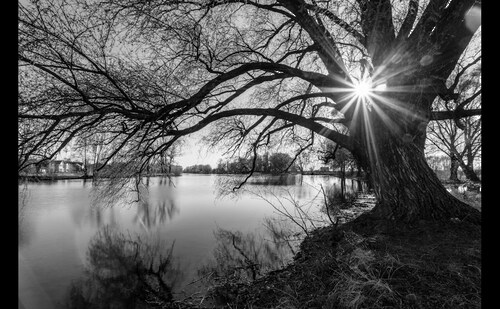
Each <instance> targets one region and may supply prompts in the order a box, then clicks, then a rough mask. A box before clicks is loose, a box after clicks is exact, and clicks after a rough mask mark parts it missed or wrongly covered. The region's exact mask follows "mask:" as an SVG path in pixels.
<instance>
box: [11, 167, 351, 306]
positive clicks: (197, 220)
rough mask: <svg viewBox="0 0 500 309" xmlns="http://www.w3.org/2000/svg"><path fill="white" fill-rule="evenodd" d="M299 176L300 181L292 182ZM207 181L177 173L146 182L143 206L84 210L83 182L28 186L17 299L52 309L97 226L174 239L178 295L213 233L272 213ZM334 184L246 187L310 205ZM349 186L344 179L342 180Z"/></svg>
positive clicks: (245, 228) (315, 181)
mask: <svg viewBox="0 0 500 309" xmlns="http://www.w3.org/2000/svg"><path fill="white" fill-rule="evenodd" d="M297 177H300V176H297ZM216 178H217V176H214V175H190V174H185V175H183V176H181V177H177V178H174V179H173V183H171V184H170V183H169V182H168V180H165V181H164V180H163V179H160V178H151V179H150V182H149V192H148V197H147V198H146V199H144V200H143V201H140V202H137V203H132V204H124V203H121V202H120V201H114V202H115V203H114V204H115V206H114V207H109V206H107V207H102V206H99V204H96V205H91V204H92V203H91V199H90V197H89V194H90V192H91V187H92V185H91V183H89V182H87V183H83V181H81V180H73V181H72V180H65V181H58V182H53V183H34V184H30V185H29V186H28V188H29V195H28V198H27V199H26V205H25V206H24V207H23V208H22V217H21V215H20V220H19V221H20V224H19V234H20V235H19V240H20V241H19V298H20V300H21V302H22V303H23V305H24V306H25V308H27V309H28V308H56V303H57V302H59V301H61V300H62V299H63V298H64V295H65V294H66V293H67V289H68V286H69V285H70V283H71V281H73V280H75V279H78V278H79V277H81V274H82V269H83V265H84V264H85V263H86V259H87V253H88V252H87V251H88V244H89V241H90V240H91V239H92V238H93V237H94V236H95V235H96V233H97V232H98V230H99V229H100V228H103V227H105V226H108V225H109V226H114V227H117V228H118V229H119V230H120V231H121V232H122V233H126V234H130V235H137V234H140V235H144V237H143V239H161V240H162V241H164V242H165V243H169V244H171V243H172V242H173V241H175V247H174V256H176V257H177V258H178V260H179V262H180V264H181V268H182V269H181V270H182V271H183V272H184V281H183V282H181V283H180V286H179V287H180V288H181V289H182V288H183V287H185V285H186V284H187V283H189V282H191V281H192V280H193V279H194V278H195V276H196V272H197V268H198V267H199V266H200V265H201V264H202V263H204V261H206V260H207V258H208V257H209V256H210V255H211V253H212V250H213V249H214V248H215V245H216V244H215V236H214V231H215V230H216V229H217V228H223V229H227V230H233V231H236V230H238V231H241V232H244V233H248V232H254V231H256V230H258V229H259V228H260V229H261V228H262V220H263V219H264V218H265V217H269V216H273V215H275V211H274V210H273V208H272V207H270V206H269V205H268V204H267V203H266V202H265V201H263V200H261V199H259V198H258V197H257V196H255V195H254V194H251V193H248V192H244V193H241V194H238V196H237V197H236V198H217V199H216V193H217V192H216V188H215V185H214V183H215V181H216ZM334 182H336V183H337V185H339V182H338V179H336V178H332V177H324V176H304V178H303V179H302V185H301V184H300V181H295V184H293V185H289V186H282V185H281V186H280V185H278V186H276V185H266V184H264V185H262V184H255V185H249V186H248V188H247V189H248V190H250V191H252V192H259V194H266V193H265V192H266V191H265V190H268V189H269V190H272V191H273V192H275V194H277V195H279V194H280V192H282V191H283V190H285V189H287V190H290V192H291V193H292V194H293V195H294V196H296V197H297V198H298V199H300V200H307V199H312V198H313V197H314V196H316V195H317V193H318V191H317V190H318V188H319V184H320V183H322V184H323V185H325V184H326V183H329V185H332V184H333V183H334ZM347 185H348V186H349V185H350V181H347Z"/></svg>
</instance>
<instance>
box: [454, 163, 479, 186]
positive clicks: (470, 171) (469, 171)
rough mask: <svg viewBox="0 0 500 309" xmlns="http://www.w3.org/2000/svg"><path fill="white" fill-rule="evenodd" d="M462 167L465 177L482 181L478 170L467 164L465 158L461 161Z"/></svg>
mask: <svg viewBox="0 0 500 309" xmlns="http://www.w3.org/2000/svg"><path fill="white" fill-rule="evenodd" d="M459 164H460V168H462V171H463V172H464V174H465V177H466V178H467V179H468V180H470V181H475V182H480V181H481V179H479V177H478V176H477V174H476V172H474V168H473V167H472V166H470V164H465V163H464V162H463V160H460V161H459Z"/></svg>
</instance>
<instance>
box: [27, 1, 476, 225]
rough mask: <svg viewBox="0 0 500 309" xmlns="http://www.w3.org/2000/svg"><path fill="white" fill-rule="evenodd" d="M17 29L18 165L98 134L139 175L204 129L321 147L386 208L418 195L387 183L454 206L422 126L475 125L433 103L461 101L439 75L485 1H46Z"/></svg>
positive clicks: (246, 140) (261, 144)
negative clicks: (366, 183)
mask: <svg viewBox="0 0 500 309" xmlns="http://www.w3.org/2000/svg"><path fill="white" fill-rule="evenodd" d="M18 19H19V51H18V60H19V61H18V63H19V85H20V89H19V124H20V125H19V162H18V166H19V169H22V168H23V167H24V166H25V165H26V163H27V162H28V159H29V158H36V159H39V160H43V159H46V158H50V157H52V156H53V155H54V154H55V153H57V152H58V151H59V150H60V149H62V148H63V147H64V146H65V145H66V144H67V143H68V142H69V141H70V140H72V139H74V138H75V137H80V138H82V137H86V136H92V135H94V134H97V133H103V134H105V141H104V143H105V144H106V145H107V146H108V147H107V148H106V149H107V153H106V158H107V159H106V162H109V161H110V160H118V161H120V160H127V161H130V162H134V164H135V167H136V168H137V169H138V170H140V169H142V168H144V167H145V166H146V165H147V164H148V163H149V162H150V161H151V160H154V159H155V158H156V157H159V156H161V155H162V154H163V153H164V152H166V151H167V149H169V147H170V146H171V145H172V144H173V143H175V142H176V141H177V140H179V139H180V138H181V137H183V136H186V135H189V134H192V133H194V132H197V131H199V130H201V129H203V128H205V127H208V128H211V130H212V131H211V133H210V135H209V141H210V143H212V144H214V145H226V146H227V147H228V151H233V152H234V153H236V152H237V151H245V152H247V153H248V154H249V155H253V157H257V154H258V152H259V150H260V149H266V148H269V147H273V146H275V147H279V146H280V145H287V147H291V148H293V150H294V152H295V154H296V156H298V155H300V154H301V153H302V152H303V151H304V150H305V149H307V148H309V147H311V145H313V143H314V141H315V138H316V137H318V136H320V137H321V138H324V139H327V140H331V141H334V142H335V143H337V144H338V145H340V146H341V147H343V148H346V149H348V150H349V151H351V152H352V153H353V155H354V156H355V157H356V158H357V159H358V160H359V161H360V162H361V164H362V165H364V167H365V168H367V169H371V171H372V172H371V173H370V175H372V176H371V177H373V178H374V180H375V181H374V182H376V183H378V184H379V185H378V186H376V194H377V197H378V198H379V202H380V204H381V205H384V204H385V205H387V204H389V203H392V204H394V203H396V204H401V205H406V204H408V203H406V201H407V200H408V199H409V200H412V198H415V196H418V195H417V194H416V193H414V194H413V193H412V194H409V193H408V192H407V193H404V192H403V191H401V190H399V189H398V190H399V191H398V190H395V189H392V187H394V186H393V185H392V186H391V184H390V182H392V183H393V184H394V182H395V181H396V182H398V181H399V182H402V183H406V184H410V183H411V182H416V183H417V184H420V183H422V182H425V183H427V184H426V186H427V187H425V188H424V187H422V188H419V189H418V190H420V191H425V190H427V191H429V192H434V193H432V194H433V195H434V196H436V192H437V191H439V192H440V195H442V197H443V198H442V199H435V200H434V201H433V202H432V203H431V204H432V205H433V206H432V207H434V208H436V207H437V209H444V206H439V205H441V204H443V205H444V204H450V203H452V204H453V203H456V201H455V200H453V199H451V198H450V197H449V196H448V195H446V192H445V191H443V190H444V189H443V188H442V187H439V184H437V183H436V181H434V179H432V180H431V178H432V176H431V175H430V174H429V171H430V169H429V168H428V166H426V164H425V162H424V161H425V160H424V156H423V147H424V142H425V132H426V128H427V125H428V123H429V121H431V120H433V119H436V120H437V119H455V118H457V119H458V118H461V117H466V116H470V115H478V114H480V108H478V107H477V106H473V107H471V106H469V105H468V104H467V103H464V102H462V103H460V104H456V105H455V108H454V109H452V110H445V111H443V110H436V109H435V104H434V102H435V99H436V98H437V97H439V98H441V99H443V100H445V101H454V100H456V99H457V95H456V93H455V88H454V82H453V81H452V80H451V79H450V76H451V74H452V72H454V70H455V69H456V64H457V63H458V61H459V59H461V57H463V55H464V54H465V53H464V52H466V51H467V49H468V46H469V45H471V44H470V42H471V41H472V40H473V38H478V36H479V30H478V29H479V26H480V2H477V1H471V0H430V1H418V0H410V1H390V0H371V1H368V0H356V1H355V0H345V1H320V0H310V1H309V0H254V1H252V0H224V1H222V0H204V1H188V0H167V1H165V0H164V1H147V2H144V1H138V0H126V1H114V0H96V1H85V0H61V1H49V0H47V1H34V2H33V3H30V4H27V5H23V4H20V5H19V15H18ZM476 58H477V57H476ZM474 61H475V62H474ZM470 63H471V66H474V65H479V64H480V60H477V61H476V60H475V59H473V60H472V62H470ZM464 65H468V64H464ZM211 124H215V125H213V126H209V125H211ZM316 139H317V138H316ZM414 153H418V156H416V157H413V154H414ZM129 166H130V165H129ZM393 166H400V168H401V169H407V170H410V171H411V172H407V173H406V174H402V173H399V172H398V173H395V172H394V171H392V170H391V169H390V167H393ZM429 177H431V178H429ZM388 179H390V180H388ZM418 179H420V180H418ZM423 179H426V180H423ZM431 183H432V184H434V183H435V184H434V187H432V188H431V187H429V186H430V185H429V184H431ZM420 186H421V185H420ZM406 187H407V188H408V187H411V186H406ZM415 190H417V189H415ZM429 194H431V193H429ZM429 194H427V195H426V196H427V197H425V198H417V201H418V202H417V203H416V204H418V206H417V205H416V204H415V207H417V208H422V209H424V208H425V207H423V206H422V205H426V203H427V202H428V201H425V199H427V198H430V197H429ZM432 194H431V195H432ZM396 200H397V201H399V202H395V201H396ZM438 200H439V201H438ZM384 209H385V210H388V209H389V208H384ZM390 209H391V210H390V211H389V212H390V213H391V214H387V213H386V214H385V215H387V216H389V217H390V216H400V217H401V216H403V217H405V216H406V215H408V214H416V213H420V211H413V210H408V207H406V206H405V207H400V208H397V207H396V208H394V207H391V208H390ZM398 209H404V210H398ZM460 209H462V207H460ZM443 211H444V210H443ZM444 212H447V215H446V216H449V215H451V214H450V213H451V212H450V211H444ZM459 212H460V215H459V216H462V215H464V214H465V212H464V211H459ZM405 214H406V215H405ZM453 215H457V214H456V213H454V214H453ZM431 216H432V217H434V216H437V217H439V215H436V214H435V213H433V214H432V215H431ZM464 216H465V215H464Z"/></svg>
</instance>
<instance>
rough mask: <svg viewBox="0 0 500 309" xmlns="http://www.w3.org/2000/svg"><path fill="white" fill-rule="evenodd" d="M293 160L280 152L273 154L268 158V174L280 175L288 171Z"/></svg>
mask: <svg viewBox="0 0 500 309" xmlns="http://www.w3.org/2000/svg"><path fill="white" fill-rule="evenodd" d="M292 160H293V158H292V157H291V156H290V155H289V154H287V153H282V152H275V153H273V154H271V156H269V172H271V173H272V174H281V173H284V172H286V171H288V170H289V169H290V168H291V167H292V166H291V164H292Z"/></svg>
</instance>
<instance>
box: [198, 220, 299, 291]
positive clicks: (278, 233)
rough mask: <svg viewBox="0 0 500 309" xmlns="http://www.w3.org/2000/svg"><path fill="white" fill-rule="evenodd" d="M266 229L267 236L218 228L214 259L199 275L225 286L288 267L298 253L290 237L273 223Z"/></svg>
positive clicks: (268, 224)
mask: <svg viewBox="0 0 500 309" xmlns="http://www.w3.org/2000/svg"><path fill="white" fill-rule="evenodd" d="M265 226H266V228H267V230H266V234H265V235H260V234H256V233H246V234H243V233H242V232H240V231H229V230H225V229H221V228H218V229H217V230H216V231H215V232H214V235H215V238H216V241H217V246H216V248H215V249H214V252H213V259H212V260H210V261H209V262H208V263H207V264H205V265H204V266H202V267H201V268H200V270H199V271H198V273H199V275H200V276H201V277H202V278H205V279H206V280H208V281H209V282H211V283H212V284H215V285H221V284H226V283H237V282H248V281H253V280H255V279H258V278H260V277H261V276H263V275H265V274H266V273H268V272H269V271H273V270H277V269H280V268H282V267H283V266H285V265H286V263H288V262H289V261H290V260H291V258H292V256H293V254H294V246H293V244H292V242H291V241H290V239H287V237H288V236H290V235H289V233H288V231H285V230H283V229H282V227H279V226H277V225H275V223H274V221H272V220H266V225H265Z"/></svg>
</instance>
